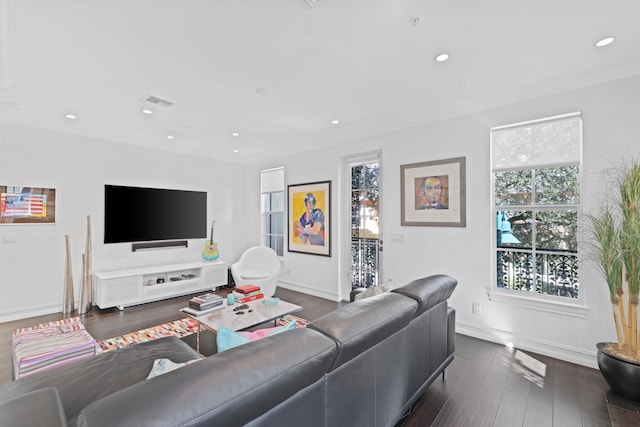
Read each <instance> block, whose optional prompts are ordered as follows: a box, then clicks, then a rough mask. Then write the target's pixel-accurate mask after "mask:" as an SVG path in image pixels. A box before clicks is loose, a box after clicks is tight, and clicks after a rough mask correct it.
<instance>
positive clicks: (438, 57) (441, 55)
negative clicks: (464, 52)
mask: <svg viewBox="0 0 640 427" xmlns="http://www.w3.org/2000/svg"><path fill="white" fill-rule="evenodd" d="M448 59H449V54H448V53H439V54H437V55H436V56H435V57H434V58H433V60H434V61H436V62H444V61H446V60H448Z"/></svg>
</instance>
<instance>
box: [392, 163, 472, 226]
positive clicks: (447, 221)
mask: <svg viewBox="0 0 640 427" xmlns="http://www.w3.org/2000/svg"><path fill="white" fill-rule="evenodd" d="M465 166H466V159H465V157H456V158H452V159H444V160H434V161H429V162H422V163H411V164H407V165H401V166H400V198H401V207H400V209H401V225H409V226H434V227H466V224H467V214H466V171H465Z"/></svg>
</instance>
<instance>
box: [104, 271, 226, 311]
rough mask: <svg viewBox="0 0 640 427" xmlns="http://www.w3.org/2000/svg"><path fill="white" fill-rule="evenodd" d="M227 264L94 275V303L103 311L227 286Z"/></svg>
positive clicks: (109, 272)
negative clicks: (103, 309)
mask: <svg viewBox="0 0 640 427" xmlns="http://www.w3.org/2000/svg"><path fill="white" fill-rule="evenodd" d="M227 269H228V263H226V262H224V261H215V262H204V261H195V262H185V263H180V264H166V265H158V266H151V267H138V268H130V269H126V270H113V271H104V272H100V273H95V274H94V285H95V288H94V301H95V304H96V305H97V306H98V307H100V308H109V307H118V308H119V309H120V310H122V309H124V307H126V306H130V305H136V304H142V303H145V302H151V301H157V300H161V299H166V298H171V297H175V296H179V295H186V294H190V293H194V292H198V291H204V290H211V289H215V288H216V287H218V286H224V285H226V284H227Z"/></svg>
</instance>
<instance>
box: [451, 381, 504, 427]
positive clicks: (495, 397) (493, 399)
mask: <svg viewBox="0 0 640 427" xmlns="http://www.w3.org/2000/svg"><path fill="white" fill-rule="evenodd" d="M501 400H502V391H492V390H488V389H483V390H481V391H480V393H478V394H477V395H476V396H475V398H474V399H472V401H471V403H470V404H469V406H468V408H467V411H466V415H465V418H464V420H463V421H462V424H460V425H461V426H464V427H484V426H486V427H491V426H493V425H494V422H495V419H496V414H497V413H498V407H499V406H500V401H501Z"/></svg>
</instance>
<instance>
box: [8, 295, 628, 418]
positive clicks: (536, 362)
mask: <svg viewBox="0 0 640 427" xmlns="http://www.w3.org/2000/svg"><path fill="white" fill-rule="evenodd" d="M219 292H220V293H221V294H226V292H228V291H227V290H225V289H221V290H219ZM276 296H279V297H280V298H282V299H283V300H286V301H290V302H292V303H294V304H298V305H301V306H302V307H304V308H303V310H302V311H301V312H298V313H296V314H297V315H298V316H300V317H302V318H305V319H308V320H313V319H316V318H317V317H319V316H322V315H323V314H325V313H327V312H329V311H331V310H333V309H334V308H336V307H337V306H339V305H342V304H343V303H336V302H333V301H328V300H325V299H322V298H317V297H313V296H309V295H305V294H301V293H298V292H293V291H289V290H286V289H282V288H278V291H277V293H276ZM189 298H190V296H184V297H178V298H173V299H170V300H165V301H159V302H155V303H149V304H144V305H140V306H135V307H128V308H126V309H125V310H124V311H119V310H117V309H109V310H98V309H97V307H94V308H93V309H92V310H91V311H90V312H89V313H87V314H86V315H84V316H81V317H82V319H83V323H84V324H85V326H86V328H87V330H88V331H89V332H90V333H91V335H92V336H93V337H95V338H96V339H97V340H103V339H106V338H111V337H113V336H117V335H122V334H125V333H128V332H134V331H137V330H139V329H143V328H148V327H151V326H155V325H158V324H161V323H165V322H169V321H172V320H177V319H180V318H183V317H184V314H182V313H181V312H180V311H179V309H180V308H182V307H184V306H186V305H187V300H188V299H189ZM61 317H62V316H61V314H60V313H58V314H51V315H47V316H39V317H34V318H30V319H23V320H18V321H13V322H6V323H0V384H4V383H7V382H9V381H11V332H12V331H13V330H14V329H16V328H19V327H24V326H31V325H35V324H38V323H41V322H46V321H51V320H58V319H60V318H61ZM207 340H208V341H209V342H207ZM185 341H187V342H188V343H189V344H190V345H192V346H194V347H195V337H193V336H191V337H187V339H185ZM212 342H213V336H212V335H210V336H207V335H206V334H205V335H204V336H203V337H202V342H201V346H202V347H201V350H202V353H203V354H205V355H206V354H207V353H211V352H212V351H214V350H213V347H212V346H213V345H214V344H212ZM445 377H446V379H445V380H444V381H443V380H442V378H438V379H437V380H436V381H435V382H434V383H433V384H432V385H431V387H430V388H429V389H428V390H427V392H426V393H425V395H424V396H423V397H422V398H421V399H420V400H419V401H418V402H417V403H416V404H415V405H414V407H413V408H412V411H411V412H410V413H409V414H407V416H405V418H404V419H403V420H402V421H401V422H400V423H398V426H402V427H418V426H420V427H424V426H443V427H452V426H454V427H458V426H473V427H476V426H496V427H498V426H505V427H513V426H531V427H544V426H554V427H571V426H584V427H587V426H589V427H590V426H594V427H595V426H616V427H617V426H619V427H627V426H640V404H639V403H635V402H631V401H628V400H626V399H624V398H621V397H619V396H616V395H615V394H614V393H612V392H611V391H610V390H609V387H608V386H607V385H606V383H605V381H604V380H603V379H602V376H601V375H600V373H599V372H598V371H597V370H594V369H590V368H586V367H583V366H579V365H574V364H571V363H567V362H564V361H560V360H556V359H552V358H549V357H546V356H541V355H537V354H533V353H530V352H521V351H519V350H514V349H509V348H507V347H504V346H501V345H498V344H494V343H490V342H486V341H482V340H478V339H475V338H471V337H467V336H464V335H459V334H458V335H456V352H455V359H454V361H453V363H452V364H451V365H450V366H449V367H448V368H447V370H446V376H445Z"/></svg>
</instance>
